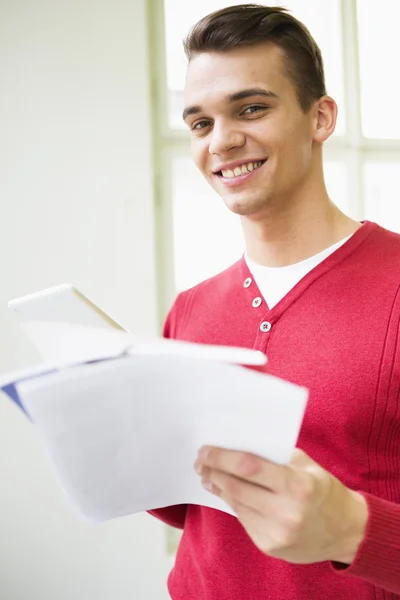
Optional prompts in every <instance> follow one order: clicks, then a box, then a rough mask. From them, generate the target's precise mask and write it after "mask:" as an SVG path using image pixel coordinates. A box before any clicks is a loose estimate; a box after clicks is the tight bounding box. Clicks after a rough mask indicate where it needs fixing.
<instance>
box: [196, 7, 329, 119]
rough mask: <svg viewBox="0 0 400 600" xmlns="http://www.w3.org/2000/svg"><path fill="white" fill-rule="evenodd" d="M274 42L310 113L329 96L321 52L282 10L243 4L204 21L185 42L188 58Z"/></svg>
mask: <svg viewBox="0 0 400 600" xmlns="http://www.w3.org/2000/svg"><path fill="white" fill-rule="evenodd" d="M265 42H271V43H273V44H276V45H277V46H279V48H281V49H282V50H283V52H284V54H285V56H286V61H285V63H286V65H285V67H286V71H287V75H288V77H289V78H290V79H291V81H292V83H293V85H294V87H295V89H296V95H297V98H298V101H299V104H300V106H301V108H302V109H303V111H304V112H307V111H308V110H309V109H310V108H311V105H312V104H313V102H314V101H315V100H318V98H321V96H324V95H325V94H326V88H325V76H324V65H323V60H322V56H321V51H320V49H319V47H318V45H317V43H316V42H315V40H314V38H313V37H312V36H311V34H310V32H309V31H308V29H307V28H306V27H305V25H303V23H301V22H300V21H298V20H297V19H296V18H295V17H293V16H292V15H290V14H289V13H288V12H287V10H286V9H285V8H281V7H279V6H261V5H259V4H241V5H240V6H229V7H228V8H223V9H222V10H217V11H215V12H213V13H211V14H209V15H207V16H206V17H204V18H203V19H201V20H200V21H199V22H198V23H196V25H195V26H194V27H193V28H192V30H191V31H190V32H189V34H188V36H187V38H186V40H185V41H184V50H185V54H186V57H187V58H188V60H189V61H190V59H191V58H192V57H193V56H194V55H195V54H199V53H202V52H222V51H227V50H230V49H232V48H235V47H237V46H253V45H256V44H261V43H265Z"/></svg>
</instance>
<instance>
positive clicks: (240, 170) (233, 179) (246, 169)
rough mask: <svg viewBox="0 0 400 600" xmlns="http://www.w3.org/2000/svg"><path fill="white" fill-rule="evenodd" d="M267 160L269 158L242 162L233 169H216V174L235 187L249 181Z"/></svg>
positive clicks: (225, 182)
mask: <svg viewBox="0 0 400 600" xmlns="http://www.w3.org/2000/svg"><path fill="white" fill-rule="evenodd" d="M266 162H267V159H264V160H259V161H251V162H247V163H242V164H239V165H237V166H235V167H234V168H232V169H221V170H220V171H215V173H214V175H216V176H217V177H218V179H219V180H220V181H221V182H222V183H224V184H225V185H228V186H229V187H233V186H237V185H240V184H242V183H244V182H245V181H248V180H249V179H250V177H252V176H253V175H254V174H255V172H256V171H258V169H260V168H261V167H262V166H263V164H265V163H266Z"/></svg>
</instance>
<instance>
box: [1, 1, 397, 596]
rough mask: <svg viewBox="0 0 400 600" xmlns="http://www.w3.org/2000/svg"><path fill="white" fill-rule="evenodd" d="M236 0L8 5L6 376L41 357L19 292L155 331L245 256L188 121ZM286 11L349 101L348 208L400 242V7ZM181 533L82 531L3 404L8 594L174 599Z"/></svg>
mask: <svg viewBox="0 0 400 600" xmlns="http://www.w3.org/2000/svg"><path fill="white" fill-rule="evenodd" d="M230 4H239V2H233V1H232V0H228V1H226V2H223V1H220V0H202V2H201V3H197V2H191V1H189V0H112V1H111V0H96V1H94V0H68V1H67V0H35V2H33V1H32V0H0V81H1V92H0V267H1V285H0V339H1V343H0V373H1V372H6V371H8V370H10V369H13V368H17V367H23V366H26V365H29V364H32V363H34V362H37V361H38V356H37V355H36V354H35V351H34V349H33V348H32V347H31V346H29V344H28V342H27V341H26V340H25V339H24V337H23V336H22V334H21V333H19V331H18V327H17V325H16V323H15V322H13V321H12V320H11V318H10V316H9V315H8V314H7V301H8V300H9V299H10V298H13V297H16V296H20V295H23V294H27V293H30V292H33V291H37V290H40V289H42V288H45V287H49V286H52V285H56V284H59V283H64V282H69V283H73V284H74V285H75V286H77V287H78V288H79V289H80V290H81V291H82V292H84V293H86V294H87V295H88V296H89V297H90V298H91V299H93V300H94V301H95V302H96V303H97V304H99V305H100V306H101V307H102V308H103V309H105V310H106V311H107V312H109V313H110V314H111V315H112V316H113V317H114V318H115V319H117V320H118V321H119V322H120V323H121V324H123V325H124V326H125V327H126V328H128V329H129V330H131V331H132V332H137V333H146V334H149V333H150V334H156V333H159V332H160V328H161V325H162V322H163V319H164V317H165V314H166V312H167V310H168V308H169V306H170V305H171V303H172V301H173V299H174V297H175V295H176V293H177V292H178V291H179V290H181V289H184V288H187V287H189V286H191V285H193V284H195V283H197V282H198V281H200V280H201V279H204V278H206V277H208V276H210V275H213V274H214V273H216V272H218V271H220V270H221V269H223V268H224V267H226V266H228V265H229V264H230V263H232V262H233V261H235V260H237V259H238V258H239V257H240V255H241V254H242V252H243V249H244V248H243V240H242V236H241V231H240V225H239V222H238V220H237V219H236V217H235V216H234V215H232V214H230V213H229V212H228V211H227V210H226V209H225V207H224V206H223V204H222V201H221V200H220V199H219V198H218V197H217V196H216V195H215V194H214V192H213V191H212V190H211V189H209V188H208V187H207V185H206V184H205V183H204V182H203V180H202V179H201V176H200V175H199V174H198V173H197V172H196V170H195V167H194V166H193V165H192V163H191V160H190V154H189V140H188V133H187V132H186V131H185V129H184V128H183V124H182V122H181V116H180V115H181V111H182V88H183V82H184V73H185V59H184V55H183V50H182V39H183V38H184V36H185V34H186V33H187V32H188V30H189V29H190V27H191V25H193V24H194V23H195V22H196V21H197V20H198V19H199V18H201V17H202V16H204V15H205V14H206V13H208V12H211V11H212V10H216V9H218V8H221V7H223V6H228V5H230ZM281 4H282V5H284V6H286V7H287V8H289V9H291V10H293V13H294V15H295V16H297V17H299V18H300V19H301V20H303V21H304V23H305V24H306V25H307V26H308V28H309V29H310V31H311V33H312V34H313V35H314V37H315V38H316V40H317V42H318V43H319V45H320V47H321V50H322V53H323V56H324V58H325V67H326V77H327V86H328V93H329V94H331V95H332V96H334V97H335V99H336V100H337V102H338V104H339V109H340V114H339V122H338V125H337V130H336V133H335V135H334V136H333V137H332V139H331V140H330V141H329V142H328V143H327V144H326V148H325V172H326V179H327V184H328V189H329V192H330V195H331V197H332V199H333V200H334V202H336V204H337V205H338V206H340V208H342V209H343V210H344V211H345V212H347V213H348V214H350V215H351V216H352V217H353V218H355V219H364V218H366V219H370V220H374V221H377V222H378V223H379V224H381V225H383V226H385V227H387V228H389V229H392V230H394V231H398V232H400V208H399V204H400V198H399V187H400V119H399V118H398V112H397V110H398V98H399V92H400V82H399V76H398V71H397V67H396V64H397V57H398V56H399V54H400V38H399V35H398V22H399V18H400V3H399V2H398V0H380V2H379V5H377V3H376V2H373V1H372V0H329V2H327V1H326V2H322V1H321V0H290V1H289V0H288V1H286V2H282V3H281ZM396 73H397V75H396ZM221 231H223V236H222V239H223V243H221ZM155 458H156V457H155ZM174 540H175V538H174V535H173V534H172V532H171V530H169V529H168V528H166V527H164V526H163V525H162V524H160V523H158V522H157V521H156V520H155V519H152V518H150V517H149V516H147V515H136V516H132V517H128V518H124V519H120V520H117V521H114V522H110V523H105V524H102V525H95V526H94V525H86V524H83V523H81V522H80V521H78V520H77V519H76V516H75V513H73V512H72V510H71V509H70V507H69V505H68V504H67V502H66V500H65V499H64V496H63V493H62V491H61V490H60V489H59V486H58V483H57V481H56V479H55V477H54V474H53V471H52V467H51V465H50V464H49V461H48V459H47V457H46V455H45V453H44V451H43V447H42V445H41V442H40V439H38V438H37V436H36V435H35V431H34V428H33V427H32V426H31V425H30V424H29V422H28V421H27V420H26V419H25V418H23V416H22V414H20V412H19V411H18V410H17V409H16V407H14V406H13V405H12V404H11V403H10V402H9V401H8V400H7V399H6V398H5V397H1V396H0V599H1V600H39V599H40V600H54V599H55V598H56V599H57V600H77V599H78V600H81V599H82V600H83V599H85V600H88V599H93V600H94V599H96V600H108V599H110V598H112V599H113V600H128V599H129V600H131V599H132V598H135V599H138V600H141V599H142V598H143V599H145V600H153V599H154V600H166V599H167V598H168V594H167V591H166V584H165V581H166V577H167V574H168V571H169V569H170V568H171V565H172V563H173V557H174Z"/></svg>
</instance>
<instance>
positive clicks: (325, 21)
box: [164, 0, 345, 135]
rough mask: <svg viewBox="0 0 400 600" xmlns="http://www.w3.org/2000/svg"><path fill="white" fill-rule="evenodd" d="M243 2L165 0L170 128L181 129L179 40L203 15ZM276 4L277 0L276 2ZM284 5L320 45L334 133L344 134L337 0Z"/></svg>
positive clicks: (296, 1) (182, 68)
mask: <svg viewBox="0 0 400 600" xmlns="http://www.w3.org/2000/svg"><path fill="white" fill-rule="evenodd" d="M236 4H243V0H203V1H202V2H199V3H197V2H188V1H187V0H164V6H165V39H166V56H167V86H168V105H169V125H170V127H172V128H174V129H176V128H182V127H184V124H183V123H182V118H181V114H182V108H183V94H182V90H183V86H184V80H185V71H186V59H185V56H184V52H183V48H182V40H183V39H184V38H185V36H186V34H187V33H188V32H189V30H190V28H191V27H192V26H193V25H194V24H195V23H196V22H197V21H198V20H199V19H201V18H202V17H204V16H205V15H206V14H208V13H210V12H212V11H214V10H218V9H219V8H224V7H226V6H231V5H236ZM278 4H279V3H278ZM284 5H285V7H286V8H288V9H290V10H292V11H293V14H294V16H295V17H297V18H299V19H300V20H301V21H303V22H304V23H305V25H307V27H308V29H309V30H310V32H311V33H312V35H313V36H314V37H315V39H316V41H317V43H318V44H319V46H320V48H321V51H322V55H323V57H324V62H325V71H326V82H327V87H328V93H329V94H331V95H332V96H333V97H334V98H335V100H336V101H337V103H338V105H339V118H338V123H337V127H336V134H337V135H344V133H345V118H344V83H343V54H342V35H341V21H340V0H331V1H330V2H321V0H287V2H284Z"/></svg>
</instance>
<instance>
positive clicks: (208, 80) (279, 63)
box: [185, 44, 295, 105]
mask: <svg viewBox="0 0 400 600" xmlns="http://www.w3.org/2000/svg"><path fill="white" fill-rule="evenodd" d="M255 87H262V88H266V89H269V90H271V91H272V92H275V93H276V94H277V95H278V96H280V97H282V96H285V95H288V94H289V95H292V96H293V97H295V90H294V88H293V85H292V83H291V81H290V80H289V78H288V76H287V74H286V70H285V62H284V55H283V52H282V51H281V49H280V48H278V47H277V46H276V45H274V44H260V45H256V46H247V47H246V46H245V47H239V48H234V49H232V50H227V51H223V52H202V53H200V54H196V55H195V56H193V57H192V59H191V61H190V63H189V65H188V68H187V72H186V82H185V104H186V105H188V104H202V98H206V97H207V98H210V97H215V98H217V97H219V96H221V98H222V97H226V95H227V94H229V93H235V92H237V91H238V90H240V89H245V88H255Z"/></svg>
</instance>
